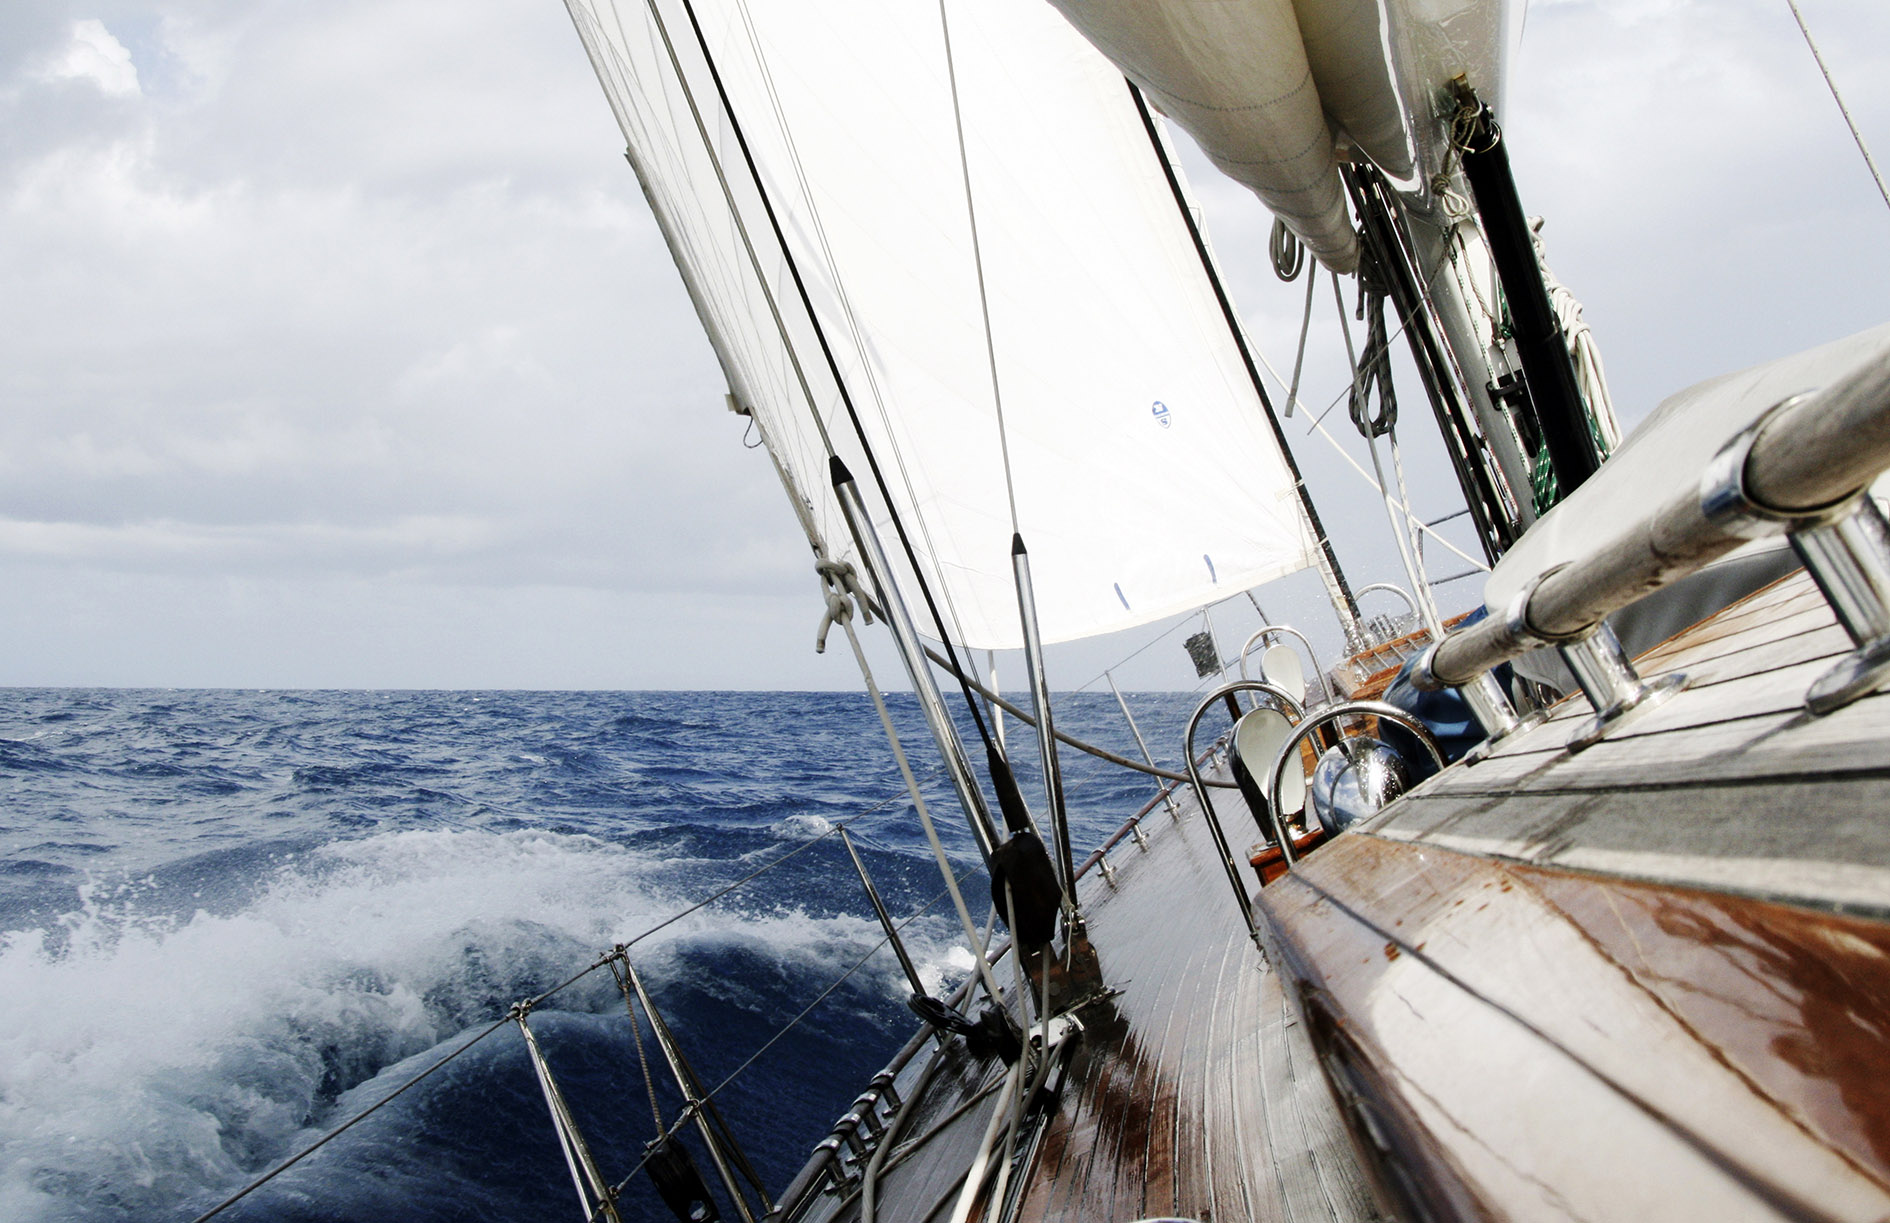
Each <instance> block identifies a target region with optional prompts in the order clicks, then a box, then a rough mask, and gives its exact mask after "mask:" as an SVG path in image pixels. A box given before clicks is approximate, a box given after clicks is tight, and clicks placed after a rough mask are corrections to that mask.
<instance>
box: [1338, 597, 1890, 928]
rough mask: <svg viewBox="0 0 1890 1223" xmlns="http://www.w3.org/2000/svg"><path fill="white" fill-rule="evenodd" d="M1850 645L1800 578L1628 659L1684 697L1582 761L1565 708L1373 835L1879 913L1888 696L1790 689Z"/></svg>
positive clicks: (1885, 889) (1888, 894)
mask: <svg viewBox="0 0 1890 1223" xmlns="http://www.w3.org/2000/svg"><path fill="white" fill-rule="evenodd" d="M1849 648H1850V641H1849V639H1848V638H1847V637H1846V636H1845V635H1844V633H1843V631H1842V630H1841V629H1839V628H1838V626H1837V625H1836V624H1835V623H1834V622H1833V620H1832V617H1831V613H1830V611H1829V610H1828V609H1827V608H1826V607H1825V604H1824V601H1823V599H1822V598H1821V597H1820V596H1819V594H1818V592H1817V590H1816V588H1815V587H1813V586H1812V585H1811V582H1810V580H1809V579H1808V578H1806V577H1805V576H1804V575H1803V574H1802V573H1801V574H1798V575H1795V576H1793V577H1791V578H1787V579H1785V580H1784V581H1781V582H1779V583H1777V584H1775V585H1773V586H1770V587H1768V588H1766V589H1764V590H1762V591H1759V592H1758V593H1757V594H1754V595H1752V596H1751V597H1750V598H1748V599H1746V600H1744V601H1742V602H1740V603H1738V604H1735V605H1734V606H1733V607H1731V608H1728V609H1727V610H1726V611H1725V612H1722V613H1721V614H1720V615H1719V616H1717V617H1715V618H1714V619H1713V620H1710V621H1708V622H1707V623H1706V624H1704V625H1702V626H1700V627H1699V628H1697V629H1695V630H1693V631H1691V632H1688V633H1684V634H1682V635H1681V636H1679V637H1677V638H1675V639H1673V640H1672V641H1669V642H1667V643H1665V644H1663V645H1661V646H1658V647H1656V648H1655V649H1653V650H1651V651H1649V652H1648V653H1647V654H1646V655H1644V656H1643V657H1642V658H1641V659H1640V660H1638V663H1639V666H1640V669H1641V671H1642V674H1643V675H1646V676H1652V675H1656V674H1662V673H1665V672H1668V671H1673V670H1679V671H1684V672H1685V673H1686V674H1687V675H1688V676H1689V677H1690V679H1691V683H1690V684H1689V686H1688V687H1687V689H1686V691H1684V692H1682V693H1680V694H1679V695H1678V696H1676V697H1674V698H1673V699H1672V700H1671V701H1669V702H1668V703H1667V704H1666V705H1664V706H1662V707H1661V708H1659V709H1656V710H1653V711H1651V712H1649V713H1647V714H1646V715H1644V716H1643V717H1642V718H1640V719H1639V720H1638V721H1634V722H1631V723H1629V724H1627V725H1625V726H1623V727H1622V728H1621V729H1620V730H1619V731H1618V732H1616V733H1615V734H1613V735H1610V736H1609V737H1608V738H1606V739H1603V740H1602V741H1601V742H1600V743H1598V744H1596V745H1595V746H1594V747H1591V748H1589V749H1588V750H1587V751H1584V752H1579V753H1576V754H1573V755H1571V754H1569V753H1568V752H1567V751H1566V750H1564V745H1565V743H1566V741H1567V739H1568V736H1569V734H1570V733H1571V732H1572V731H1573V730H1574V728H1575V726H1576V725H1577V724H1578V723H1579V722H1580V721H1582V720H1583V719H1585V718H1586V717H1587V715H1588V708H1587V704H1586V702H1584V701H1583V700H1581V699H1580V698H1579V697H1577V698H1574V699H1571V700H1569V701H1565V702H1563V703H1562V705H1561V706H1559V707H1557V709H1556V710H1555V711H1554V714H1555V716H1554V717H1553V719H1552V720H1551V721H1549V722H1548V723H1547V724H1545V725H1543V726H1540V727H1538V728H1536V729H1535V730H1533V731H1530V732H1528V733H1526V734H1523V735H1520V736H1518V737H1517V738H1516V740H1515V741H1514V742H1513V743H1511V744H1508V745H1506V746H1505V747H1504V748H1503V749H1502V750H1501V751H1499V752H1497V753H1496V754H1495V755H1494V756H1493V757H1492V758H1491V759H1489V760H1486V761H1483V762H1482V763H1480V764H1477V765H1476V766H1475V767H1473V768H1468V769H1453V770H1451V771H1450V772H1448V773H1446V774H1444V775H1442V776H1440V777H1437V778H1435V779H1434V780H1433V781H1432V782H1430V783H1429V784H1427V785H1425V786H1423V787H1421V788H1419V789H1418V790H1417V791H1415V792H1414V793H1413V794H1412V795H1410V796H1409V797H1408V798H1407V799H1406V800H1405V801H1404V802H1401V803H1399V804H1397V806H1395V807H1394V808H1392V809H1391V810H1390V811H1388V812H1387V813H1386V816H1385V817H1384V818H1382V819H1381V820H1379V821H1376V822H1375V826H1374V827H1372V828H1371V829H1370V831H1371V833H1372V834H1373V835H1376V836H1381V837H1387V838H1393V839H1400V840H1406V841H1412V842H1418V841H1421V842H1423V843H1425V844H1428V845H1435V846H1439V847H1444V848H1451V849H1459V850H1464V851H1467V852H1472V853H1480V854H1490V855H1493V856H1497V857H1501V858H1506V859H1514V860H1516V861H1520V862H1527V863H1530V864H1532V865H1538V866H1561V867H1568V868H1571V869H1578V870H1596V871H1606V872H1609V873H1612V874H1621V875H1627V876H1630V877H1634V878H1639V879H1647V880H1660V881H1665V882H1672V883H1685V884H1693V885H1697V886H1702V887H1711V888H1716V889H1725V890H1729V891H1734V892H1738V893H1741V894H1745V895H1750V896H1758V897H1769V898H1772V899H1777V900H1786V901H1790V902H1794V903H1800V904H1812V905H1819V906H1827V907H1830V908H1834V909H1838V910H1843V911H1849V912H1855V913H1860V914H1874V915H1876V916H1880V917H1883V916H1890V835H1886V821H1885V814H1886V810H1890V808H1887V807H1886V801H1887V800H1890V733H1887V732H1890V693H1878V694H1877V695H1875V696H1872V697H1868V698H1866V699H1864V700H1861V701H1858V702H1857V703H1855V704H1853V705H1851V706H1848V707H1846V708H1844V709H1841V710H1839V711H1837V712H1836V713H1833V714H1830V715H1828V716H1826V717H1822V718H1814V717H1812V716H1810V715H1809V714H1807V713H1806V712H1805V710H1804V706H1803V702H1804V694H1805V690H1806V688H1807V687H1808V686H1809V685H1810V684H1811V681H1812V680H1813V679H1814V678H1816V677H1817V676H1818V675H1820V674H1822V673H1823V672H1824V670H1825V669H1826V668H1828V667H1829V666H1830V665H1831V664H1832V663H1833V662H1834V661H1835V660H1836V658H1837V657H1838V656H1839V655H1840V654H1843V653H1844V652H1846V651H1847V650H1849Z"/></svg>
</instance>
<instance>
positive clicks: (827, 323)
mask: <svg viewBox="0 0 1890 1223" xmlns="http://www.w3.org/2000/svg"><path fill="white" fill-rule="evenodd" d="M571 2H572V6H573V11H574V16H575V17H576V19H577V21H578V25H579V29H580V32H581V33H582V34H583V35H584V38H585V41H586V45H587V47H588V48H589V49H590V50H591V53H592V57H593V60H594V62H595V63H596V64H597V66H598V69H599V75H600V77H601V78H602V79H603V81H604V83H605V86H606V90H607V92H608V93H609V94H610V95H611V97H612V102H613V106H614V107H615V108H616V110H617V113H618V117H619V120H620V122H621V123H622V125H623V128H624V133H625V136H626V138H627V139H628V140H629V142H630V145H631V146H632V150H633V156H634V158H635V159H636V161H637V162H638V163H639V171H640V173H641V175H642V177H643V180H644V183H645V187H646V190H647V191H648V193H649V195H650V197H651V202H652V204H653V206H654V207H655V209H656V211H657V213H658V215H659V217H660V218H661V219H662V221H663V223H664V226H665V229H666V232H667V235H668V237H669V239H670V241H671V244H672V247H673V248H674V249H675V251H676V253H677V256H678V261H679V263H681V264H683V265H684V274H685V277H686V278H688V279H689V281H690V284H691V289H692V292H693V293H694V295H695V298H696V301H697V304H698V308H699V309H700V310H701V311H702V313H703V315H704V322H705V324H706V325H707V326H708V328H709V330H710V332H711V334H712V335H713V336H714V337H715V339H716V343H717V348H718V351H719V353H720V355H721V356H722V359H723V363H724V365H725V367H726V368H727V371H728V374H729V378H730V381H731V383H732V384H733V388H734V391H735V393H736V394H737V396H738V397H739V398H740V399H741V400H742V401H743V403H744V404H746V405H747V406H749V407H750V409H751V410H752V411H753V412H754V414H755V416H756V418H757V420H758V421H759V423H760V425H761V427H762V431H763V434H764V436H765V437H766V439H767V440H768V442H769V444H770V446H771V447H772V448H773V449H774V451H775V453H776V455H777V457H778V458H779V460H780V462H781V464H782V465H783V467H784V469H785V471H786V473H787V475H788V477H789V479H790V482H791V483H792V484H793V485H794V486H795V487H796V488H797V490H798V495H799V497H800V499H801V500H802V502H803V504H802V510H803V517H804V520H805V521H806V522H807V524H808V526H809V528H810V531H812V532H813V533H814V534H815V536H816V537H817V538H818V539H819V540H821V541H822V543H823V544H824V547H825V550H826V551H827V552H828V554H829V555H832V556H835V557H846V556H848V555H849V554H850V553H851V552H852V547H851V542H850V540H849V539H848V536H847V532H846V528H845V525H844V522H843V520H842V518H841V517H840V514H839V511H838V508H837V505H836V504H835V502H834V501H833V498H832V496H831V492H830V490H829V488H828V483H827V447H828V445H831V446H832V448H833V450H834V451H835V452H836V453H838V454H839V456H840V457H841V458H843V459H844V460H845V461H846V462H847V464H848V465H849V467H850V468H851V469H852V470H853V471H854V473H855V474H856V476H857V477H858V478H859V480H860V482H861V485H862V488H863V489H865V490H866V491H867V496H868V500H869V503H872V504H875V505H877V504H878V497H877V495H876V493H875V492H874V490H873V487H872V482H871V480H870V479H869V471H868V464H867V462H866V458H865V455H864V452H863V448H862V445H861V439H860V437H859V436H858V435H856V431H855V426H854V423H853V421H852V420H851V419H850V418H849V414H848V412H847V411H846V409H845V405H844V404H843V403H842V400H841V395H840V385H844V386H845V388H846V390H847V391H848V392H849V393H850V394H851V396H852V401H853V405H854V408H855V410H856V413H857V416H858V419H859V425H860V429H861V430H862V431H863V432H864V435H865V442H866V445H867V446H869V447H870V448H871V451H872V453H873V455H875V456H876V457H877V458H878V461H879V463H880V466H881V468H882V469H883V471H884V473H885V478H886V482H887V484H888V486H889V490H890V493H891V498H892V502H893V509H894V510H896V512H897V514H898V515H899V516H900V518H901V519H902V520H903V521H904V522H905V523H906V525H907V528H908V532H909V534H910V537H911V540H912V543H913V545H914V547H915V550H916V552H917V554H918V564H919V569H920V571H921V574H922V575H923V577H924V579H925V580H926V582H928V583H929V584H930V585H931V587H932V588H933V589H934V590H935V591H937V592H939V595H940V600H941V602H942V604H943V605H944V608H945V610H946V615H947V619H948V620H949V621H950V623H949V624H948V625H947V627H946V631H947V632H948V633H949V634H950V635H951V636H953V637H954V638H956V639H957V640H959V641H962V642H964V643H965V644H967V645H971V646H976V647H980V648H1007V647H1012V646H1015V645H1017V644H1018V643H1019V640H1020V631H1019V628H1018V618H1017V603H1016V594H1015V591H1014V589H1013V586H1012V577H1011V566H1010V544H1011V533H1012V523H1011V517H1010V510H1009V500H1008V498H1007V490H1006V481H1005V474H1004V466H1003V447H1002V446H1001V440H1002V441H1008V444H1009V452H1010V460H1011V469H1012V473H1013V476H1014V488H1015V495H1016V506H1017V525H1018V527H1019V528H1020V529H1021V531H1022V534H1023V536H1024V538H1025V540H1026V541H1027V542H1028V545H1029V547H1030V551H1031V558H1032V563H1033V567H1034V571H1035V583H1036V591H1037V600H1038V610H1039V615H1040V617H1041V620H1042V623H1043V626H1044V634H1045V637H1046V639H1047V640H1051V641H1061V640H1069V639H1072V638H1077V637H1083V636H1089V635H1093V634H1098V633H1104V632H1109V631H1113V630H1117V629H1121V628H1126V627H1130V626H1132V625H1136V624H1140V623H1145V622H1147V621H1150V620H1154V619H1158V618H1160V617H1162V616H1165V615H1169V614H1172V613H1175V612H1178V611H1184V610H1187V609H1189V608H1192V607H1195V606H1199V605H1200V604H1202V603H1204V602H1206V601H1209V600H1211V599H1213V598H1216V597H1220V596H1224V595H1226V594H1231V593H1234V592H1236V591H1239V590H1241V589H1243V588H1245V587H1247V586H1250V585H1253V584H1256V583H1258V582H1262V581H1265V580H1268V579H1271V578H1273V577H1277V576H1280V575H1282V574H1284V573H1288V572H1292V571H1294V570H1297V569H1300V568H1303V567H1305V566H1307V565H1308V564H1310V563H1311V560H1312V551H1311V548H1312V545H1311V541H1310V540H1309V538H1308V537H1307V535H1306V532H1305V530H1304V528H1303V526H1302V519H1301V515H1300V511H1299V505H1298V502H1297V495H1296V493H1295V490H1294V486H1293V481H1292V479H1291V476H1290V474H1289V471H1288V468H1287V466H1286V464H1285V462H1284V461H1283V459H1282V457H1281V456H1280V454H1279V451H1278V449H1277V447H1276V444H1275V441H1274V437H1273V434H1272V431H1271V427H1270V425H1269V423H1268V422H1267V420H1266V417H1265V414H1264V409H1263V406H1262V404H1261V402H1260V400H1259V395H1258V392H1257V391H1256V389H1255V387H1254V385H1253V383H1252V381H1251V379H1250V377H1249V375H1248V373H1247V370H1246V368H1245V366H1244V364H1243V362H1242V359H1241V354H1240V351H1239V349H1238V347H1237V345H1236V341H1235V339H1234V337H1233V335H1232V334H1231V332H1230V331H1229V328H1228V325H1227V322H1226V320H1225V318H1224V317H1223V314H1222V312H1221V309H1220V307H1219V304H1218V302H1217V300H1216V298H1215V296H1214V294H1213V291H1212V288H1211V285H1210V284H1209V282H1208V280H1207V278H1206V275H1205V273H1204V270H1203V268H1202V264H1201V260H1200V258H1199V255H1198V253H1197V252H1196V250H1195V248H1194V245H1193V240H1192V238H1191V236H1190V234H1189V232H1188V229H1187V227H1186V224H1185V222H1184V220H1183V218H1182V216H1181V214H1180V212H1179V210H1178V209H1177V207H1176V203H1175V199H1174V195H1173V189H1172V188H1171V186H1170V184H1169V182H1168V180H1167V178H1166V176H1165V174H1164V172H1163V168H1162V165H1161V162H1160V160H1159V158H1158V157H1157V156H1156V155H1155V152H1154V149H1153V147H1152V144H1151V141H1150V138H1149V134H1148V132H1147V130H1146V129H1145V127H1144V124H1143V120H1142V118H1141V115H1140V113H1139V112H1138V110H1137V109H1136V106H1135V104H1134V101H1133V98H1132V96H1131V94H1130V92H1129V89H1128V86H1127V84H1126V83H1125V82H1124V81H1123V79H1122V77H1121V75H1120V74H1119V72H1118V71H1117V70H1116V69H1114V68H1113V67H1112V66H1110V65H1109V63H1108V62H1107V61H1105V60H1104V59H1103V58H1102V57H1101V56H1100V55H1098V54H1097V53H1096V52H1095V51H1093V50H1092V49H1091V48H1090V47H1089V46H1088V45H1087V44H1086V43H1085V42H1084V41H1083V40H1082V39H1081V38H1080V37H1078V36H1077V35H1076V34H1075V33H1074V32H1073V31H1072V30H1071V29H1070V28H1069V27H1068V26H1067V25H1066V24H1065V23H1064V21H1063V20H1062V18H1061V17H1059V16H1058V15H1057V14H1056V13H1055V12H1054V11H1053V10H1052V9H1050V8H1049V7H1048V6H1047V5H1041V4H1029V3H1022V4H1020V3H1016V2H1015V0H950V3H949V6H948V8H949V16H950V20H951V30H950V38H951V43H950V51H951V53H952V64H953V65H954V66H955V69H956V74H957V86H958V89H957V92H958V97H959V99H960V106H961V108H962V120H963V124H964V130H965V144H964V152H965V162H966V163H967V164H968V170H969V179H970V183H971V191H972V197H973V200H974V201H975V209H976V224H977V234H978V238H979V253H981V255H982V262H983V272H984V279H985V284H986V289H987V292H988V302H989V310H990V316H991V328H992V336H993V347H994V350H995V363H996V371H997V383H998V387H999V388H1000V390H1001V394H1002V408H1003V422H1004V426H1005V434H1004V437H1003V438H1002V439H1001V438H1000V434H999V429H998V411H997V407H996V404H995V402H994V394H993V385H992V384H993V379H992V363H991V356H990V355H988V354H987V347H986V336H985V330H984V324H983V313H982V310H981V306H980V297H979V286H978V264H977V261H976V260H975V259H974V245H973V240H972V229H971V217H970V215H969V214H968V210H967V206H966V185H965V183H966V175H965V172H964V169H963V168H962V167H961V161H960V145H959V141H958V137H957V132H956V127H955V123H954V113H953V91H952V88H951V83H950V75H949V72H948V64H947V57H946V51H947V46H946V41H945V35H944V33H943V31H942V29H941V22H940V12H939V8H938V6H937V5H936V4H933V3H929V2H924V0H920V2H910V0H900V2H898V3H887V2H886V0H823V2H821V3H816V4H794V5H778V4H771V5H753V6H750V5H748V4H745V3H743V2H742V0H695V2H694V4H693V8H692V9H691V8H689V7H686V6H685V5H684V4H683V3H682V0H656V5H655V8H654V10H653V9H652V8H651V7H650V5H649V4H647V3H646V2H645V0H614V2H613V0H571ZM659 22H660V24H659ZM698 29H699V30H700V31H701V37H702V40H703V41H704V42H706V43H707V47H708V51H709V55H710V57H711V58H712V60H713V64H714V68H715V72H716V74H719V78H720V80H719V85H720V87H721V89H722V90H724V91H725V92H726V96H727V101H728V105H729V108H730V110H732V112H733V116H734V120H735V122H737V123H739V125H740V129H741V134H742V135H743V136H744V137H745V138H746V142H747V145H748V148H747V154H748V156H751V157H752V159H753V163H754V167H755V175H758V177H759V181H760V182H761V183H762V184H764V185H765V190H766V192H767V199H768V202H769V203H770V204H771V205H772V208H773V211H774V214H775V215H774V218H773V220H772V221H771V220H770V218H769V216H768V215H767V212H766V210H765V209H764V208H763V206H762V200H761V198H760V196H759V194H758V193H757V191H756V189H755V175H751V173H750V170H749V167H748V162H747V159H746V158H745V156H744V151H743V150H742V148H741V147H739V145H738V142H737V140H736V135H735V128H734V126H733V124H731V122H730V116H729V114H728V113H727V112H725V111H724V110H723V108H722V102H721V100H720V99H719V98H718V95H717V87H718V82H717V81H716V80H715V79H714V78H713V77H712V76H711V73H710V70H709V63H708V62H707V61H705V59H704V56H703V54H702V52H701V50H700V49H699V48H698V46H697V41H696V39H697V30H698ZM665 34H667V36H668V40H669V43H670V44H671V45H672V46H673V49H674V54H675V57H676V59H677V60H678V61H679V62H680V67H681V75H680V77H679V76H678V74H677V72H676V71H675V69H674V68H673V66H672V63H671V60H670V51H669V50H668V49H666V47H665V42H664V35H665ZM692 98H693V101H694V103H695V106H696V110H697V112H699V113H700V115H701V118H702V121H703V122H704V123H705V124H706V126H707V128H708V131H709V137H710V141H711V143H712V144H713V145H714V150H715V159H716V160H714V161H712V160H711V158H710V156H709V154H708V152H707V151H706V150H705V148H704V144H703V141H702V139H701V137H700V136H699V135H698V132H697V129H696V120H695V118H694V117H693V115H692V113H691V110H690V106H689V102H690V100H691V99H692ZM717 161H719V163H720V166H721V169H722V171H723V178H724V179H725V180H726V186H725V185H724V183H723V181H721V180H718V177H717V174H716V162H717ZM731 202H732V206H733V207H732V210H731V207H730V205H731ZM777 225H778V229H779V232H780V235H781V241H780V242H777V240H776V236H775V231H776V228H777ZM744 234H745V235H746V236H745V237H744ZM782 243H785V247H786V250H785V252H784V250H783V245H782ZM751 249H752V252H753V254H752V255H751V254H750V251H751ZM789 258H791V260H792V267H793V268H794V269H797V270H798V272H799V274H800V279H801V285H800V286H797V285H796V284H795V283H794V281H793V279H792V277H791V275H790V264H789ZM757 267H759V275H758V274H757ZM803 289H804V290H805V294H806V298H807V300H808V302H809V303H810V304H811V308H812V315H813V318H812V319H810V318H809V315H808V312H807V310H806V309H804V308H803V305H802V290H803ZM777 315H778V321H779V323H780V328H778V327H777ZM816 321H817V323H818V326H819V329H820V332H821V333H823V334H824V337H825V340H826V347H825V349H824V350H823V347H822V345H821V343H820V340H819V337H817V335H816V332H815V330H814V323H815V322H816ZM781 328H784V329H785V331H786V333H787V335H788V336H789V338H790V340H791V344H790V345H786V346H784V344H783V342H782V340H781V338H780V329H781ZM829 355H830V358H831V362H832V366H833V368H834V369H835V370H837V372H838V381H839V385H837V384H836V379H835V377H834V376H833V373H832V372H830V370H829V364H828V362H829ZM810 400H811V404H810ZM823 432H824V434H825V438H824V439H823V436H822V434H823ZM880 512H882V513H883V512H884V510H883V507H882V508H881V511H880ZM881 525H882V529H884V530H885V531H886V538H887V539H888V541H889V547H890V544H891V541H892V539H893V535H892V532H891V530H890V529H889V525H888V524H887V523H885V522H882V524H881Z"/></svg>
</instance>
